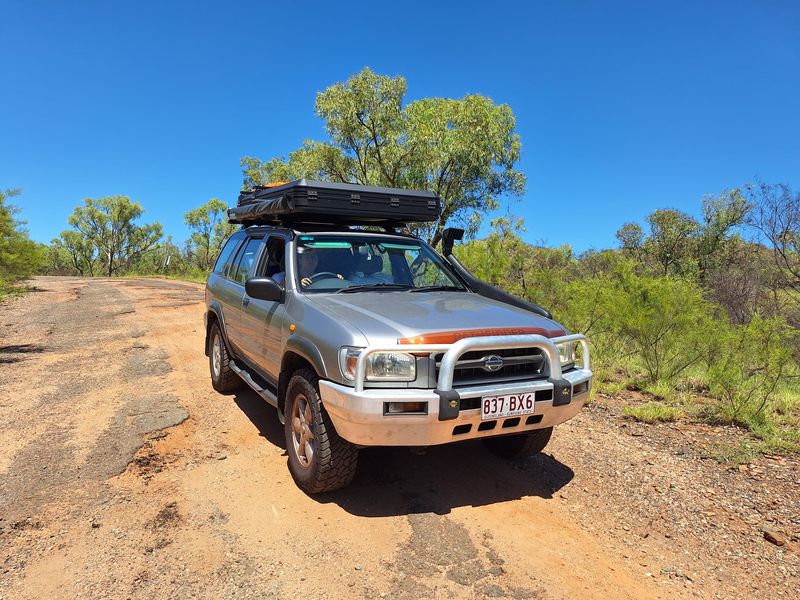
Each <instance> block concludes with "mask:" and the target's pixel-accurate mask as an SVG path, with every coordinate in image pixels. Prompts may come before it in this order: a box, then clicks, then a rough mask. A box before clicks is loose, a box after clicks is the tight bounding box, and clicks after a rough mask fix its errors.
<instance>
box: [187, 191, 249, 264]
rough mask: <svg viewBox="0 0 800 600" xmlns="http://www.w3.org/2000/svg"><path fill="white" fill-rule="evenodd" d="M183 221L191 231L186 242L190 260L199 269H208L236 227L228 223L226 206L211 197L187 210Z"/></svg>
mask: <svg viewBox="0 0 800 600" xmlns="http://www.w3.org/2000/svg"><path fill="white" fill-rule="evenodd" d="M184 222H185V223H186V224H187V225H188V226H189V229H190V231H191V232H192V233H191V236H190V238H189V242H188V245H189V249H188V250H189V254H190V256H191V258H192V262H193V263H194V264H195V266H196V267H197V268H198V269H200V270H201V271H202V270H205V271H210V270H211V267H213V266H214V262H215V261H216V260H217V256H218V255H219V251H220V250H221V249H222V244H223V242H224V241H225V240H226V239H227V238H228V236H230V235H231V234H232V233H233V232H234V231H235V230H236V229H237V226H236V225H232V224H230V223H228V206H227V205H226V204H225V203H224V202H223V201H222V200H219V199H218V198H212V199H211V200H209V201H208V202H206V203H205V204H203V205H201V206H198V207H197V208H195V209H194V210H190V211H189V212H187V213H186V214H185V215H184Z"/></svg>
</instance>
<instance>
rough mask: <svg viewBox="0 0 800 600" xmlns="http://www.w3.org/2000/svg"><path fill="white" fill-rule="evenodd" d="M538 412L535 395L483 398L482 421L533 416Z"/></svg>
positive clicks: (531, 393)
mask: <svg viewBox="0 0 800 600" xmlns="http://www.w3.org/2000/svg"><path fill="white" fill-rule="evenodd" d="M535 411H536V403H535V402H534V393H533V392H526V393H523V394H506V395H505V396H484V397H483V398H481V420H482V421H487V420H489V419H500V418H502V417H518V416H519V415H532V414H533V413H534V412H535Z"/></svg>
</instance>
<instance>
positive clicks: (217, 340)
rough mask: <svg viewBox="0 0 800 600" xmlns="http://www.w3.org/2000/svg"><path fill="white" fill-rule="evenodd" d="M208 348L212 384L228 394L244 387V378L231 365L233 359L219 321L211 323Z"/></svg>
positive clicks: (216, 388) (219, 390)
mask: <svg viewBox="0 0 800 600" xmlns="http://www.w3.org/2000/svg"><path fill="white" fill-rule="evenodd" d="M208 348H209V351H208V368H209V370H210V371H211V385H212V386H213V387H214V389H215V390H217V391H218V392H222V393H223V394H227V393H230V392H234V391H236V390H238V389H239V388H240V387H242V383H243V382H242V379H241V378H240V377H239V376H238V375H237V374H236V373H235V372H234V370H233V369H231V367H230V360H231V359H230V355H229V354H228V348H227V347H226V346H225V340H224V338H223V337H222V331H221V330H220V328H219V323H214V324H213V325H211V331H210V332H209V336H208Z"/></svg>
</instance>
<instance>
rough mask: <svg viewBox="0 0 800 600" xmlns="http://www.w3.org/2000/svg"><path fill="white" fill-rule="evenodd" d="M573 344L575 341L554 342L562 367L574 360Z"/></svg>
mask: <svg viewBox="0 0 800 600" xmlns="http://www.w3.org/2000/svg"><path fill="white" fill-rule="evenodd" d="M575 344H576V342H561V343H558V344H556V346H557V347H558V354H559V355H560V356H561V366H562V367H565V366H567V365H571V364H572V363H574V362H575Z"/></svg>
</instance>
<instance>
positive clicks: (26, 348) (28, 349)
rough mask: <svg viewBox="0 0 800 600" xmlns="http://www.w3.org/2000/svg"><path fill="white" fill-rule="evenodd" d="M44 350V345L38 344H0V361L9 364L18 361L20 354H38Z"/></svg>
mask: <svg viewBox="0 0 800 600" xmlns="http://www.w3.org/2000/svg"><path fill="white" fill-rule="evenodd" d="M44 351H45V348H44V346H39V345H38V344H10V345H7V346H0V363H3V364H11V363H15V362H19V361H20V360H22V357H21V356H20V355H25V354H40V353H42V352H44ZM9 355H13V356H9Z"/></svg>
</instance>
